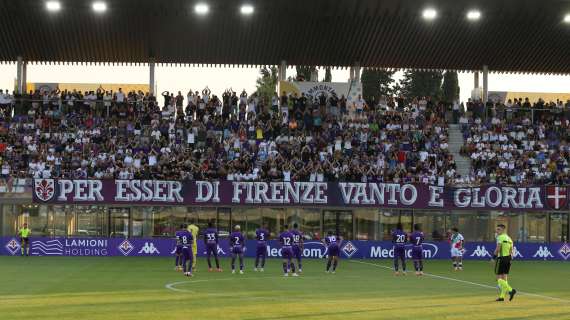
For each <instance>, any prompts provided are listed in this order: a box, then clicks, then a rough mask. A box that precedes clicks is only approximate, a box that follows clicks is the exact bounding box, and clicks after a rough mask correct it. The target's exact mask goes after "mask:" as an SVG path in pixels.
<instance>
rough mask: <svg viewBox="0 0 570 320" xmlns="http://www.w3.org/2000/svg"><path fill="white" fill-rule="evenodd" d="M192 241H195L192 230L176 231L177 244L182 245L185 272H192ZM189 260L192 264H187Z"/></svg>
mask: <svg viewBox="0 0 570 320" xmlns="http://www.w3.org/2000/svg"><path fill="white" fill-rule="evenodd" d="M192 243H194V237H193V236H192V233H191V232H190V231H188V230H180V231H176V246H177V247H178V246H180V247H181V251H180V256H181V258H182V271H184V273H187V272H188V273H192ZM188 262H190V264H189V265H188V266H187V264H188Z"/></svg>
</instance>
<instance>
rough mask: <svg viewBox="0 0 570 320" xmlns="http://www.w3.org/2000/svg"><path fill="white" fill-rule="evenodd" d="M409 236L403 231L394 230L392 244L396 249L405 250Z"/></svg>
mask: <svg viewBox="0 0 570 320" xmlns="http://www.w3.org/2000/svg"><path fill="white" fill-rule="evenodd" d="M407 238H408V235H407V234H406V233H405V232H404V231H402V230H394V231H393V232H392V243H393V244H394V247H396V248H403V247H404V246H405V245H406V240H407Z"/></svg>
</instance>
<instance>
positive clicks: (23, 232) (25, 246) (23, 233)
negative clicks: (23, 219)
mask: <svg viewBox="0 0 570 320" xmlns="http://www.w3.org/2000/svg"><path fill="white" fill-rule="evenodd" d="M31 234H32V231H31V230H30V229H29V228H28V224H27V223H24V226H23V227H22V228H21V229H20V230H18V236H19V237H20V248H21V249H22V257H23V256H24V251H25V252H26V256H29V255H30V235H31Z"/></svg>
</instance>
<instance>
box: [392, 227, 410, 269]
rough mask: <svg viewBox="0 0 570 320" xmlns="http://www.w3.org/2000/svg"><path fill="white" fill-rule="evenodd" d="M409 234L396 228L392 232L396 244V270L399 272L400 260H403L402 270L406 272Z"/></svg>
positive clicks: (393, 241)
mask: <svg viewBox="0 0 570 320" xmlns="http://www.w3.org/2000/svg"><path fill="white" fill-rule="evenodd" d="M407 238H408V235H407V234H406V233H405V232H404V231H402V230H400V229H396V230H394V231H393V232H392V243H393V244H394V271H396V272H398V270H399V265H398V262H399V261H402V270H403V271H404V272H406V241H407Z"/></svg>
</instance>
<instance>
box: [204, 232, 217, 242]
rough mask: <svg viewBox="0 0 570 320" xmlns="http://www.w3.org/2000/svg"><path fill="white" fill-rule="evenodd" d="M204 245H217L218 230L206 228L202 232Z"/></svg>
mask: <svg viewBox="0 0 570 320" xmlns="http://www.w3.org/2000/svg"><path fill="white" fill-rule="evenodd" d="M204 243H205V244H206V245H215V244H218V230H217V229H216V228H208V229H206V231H205V232H204Z"/></svg>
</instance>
